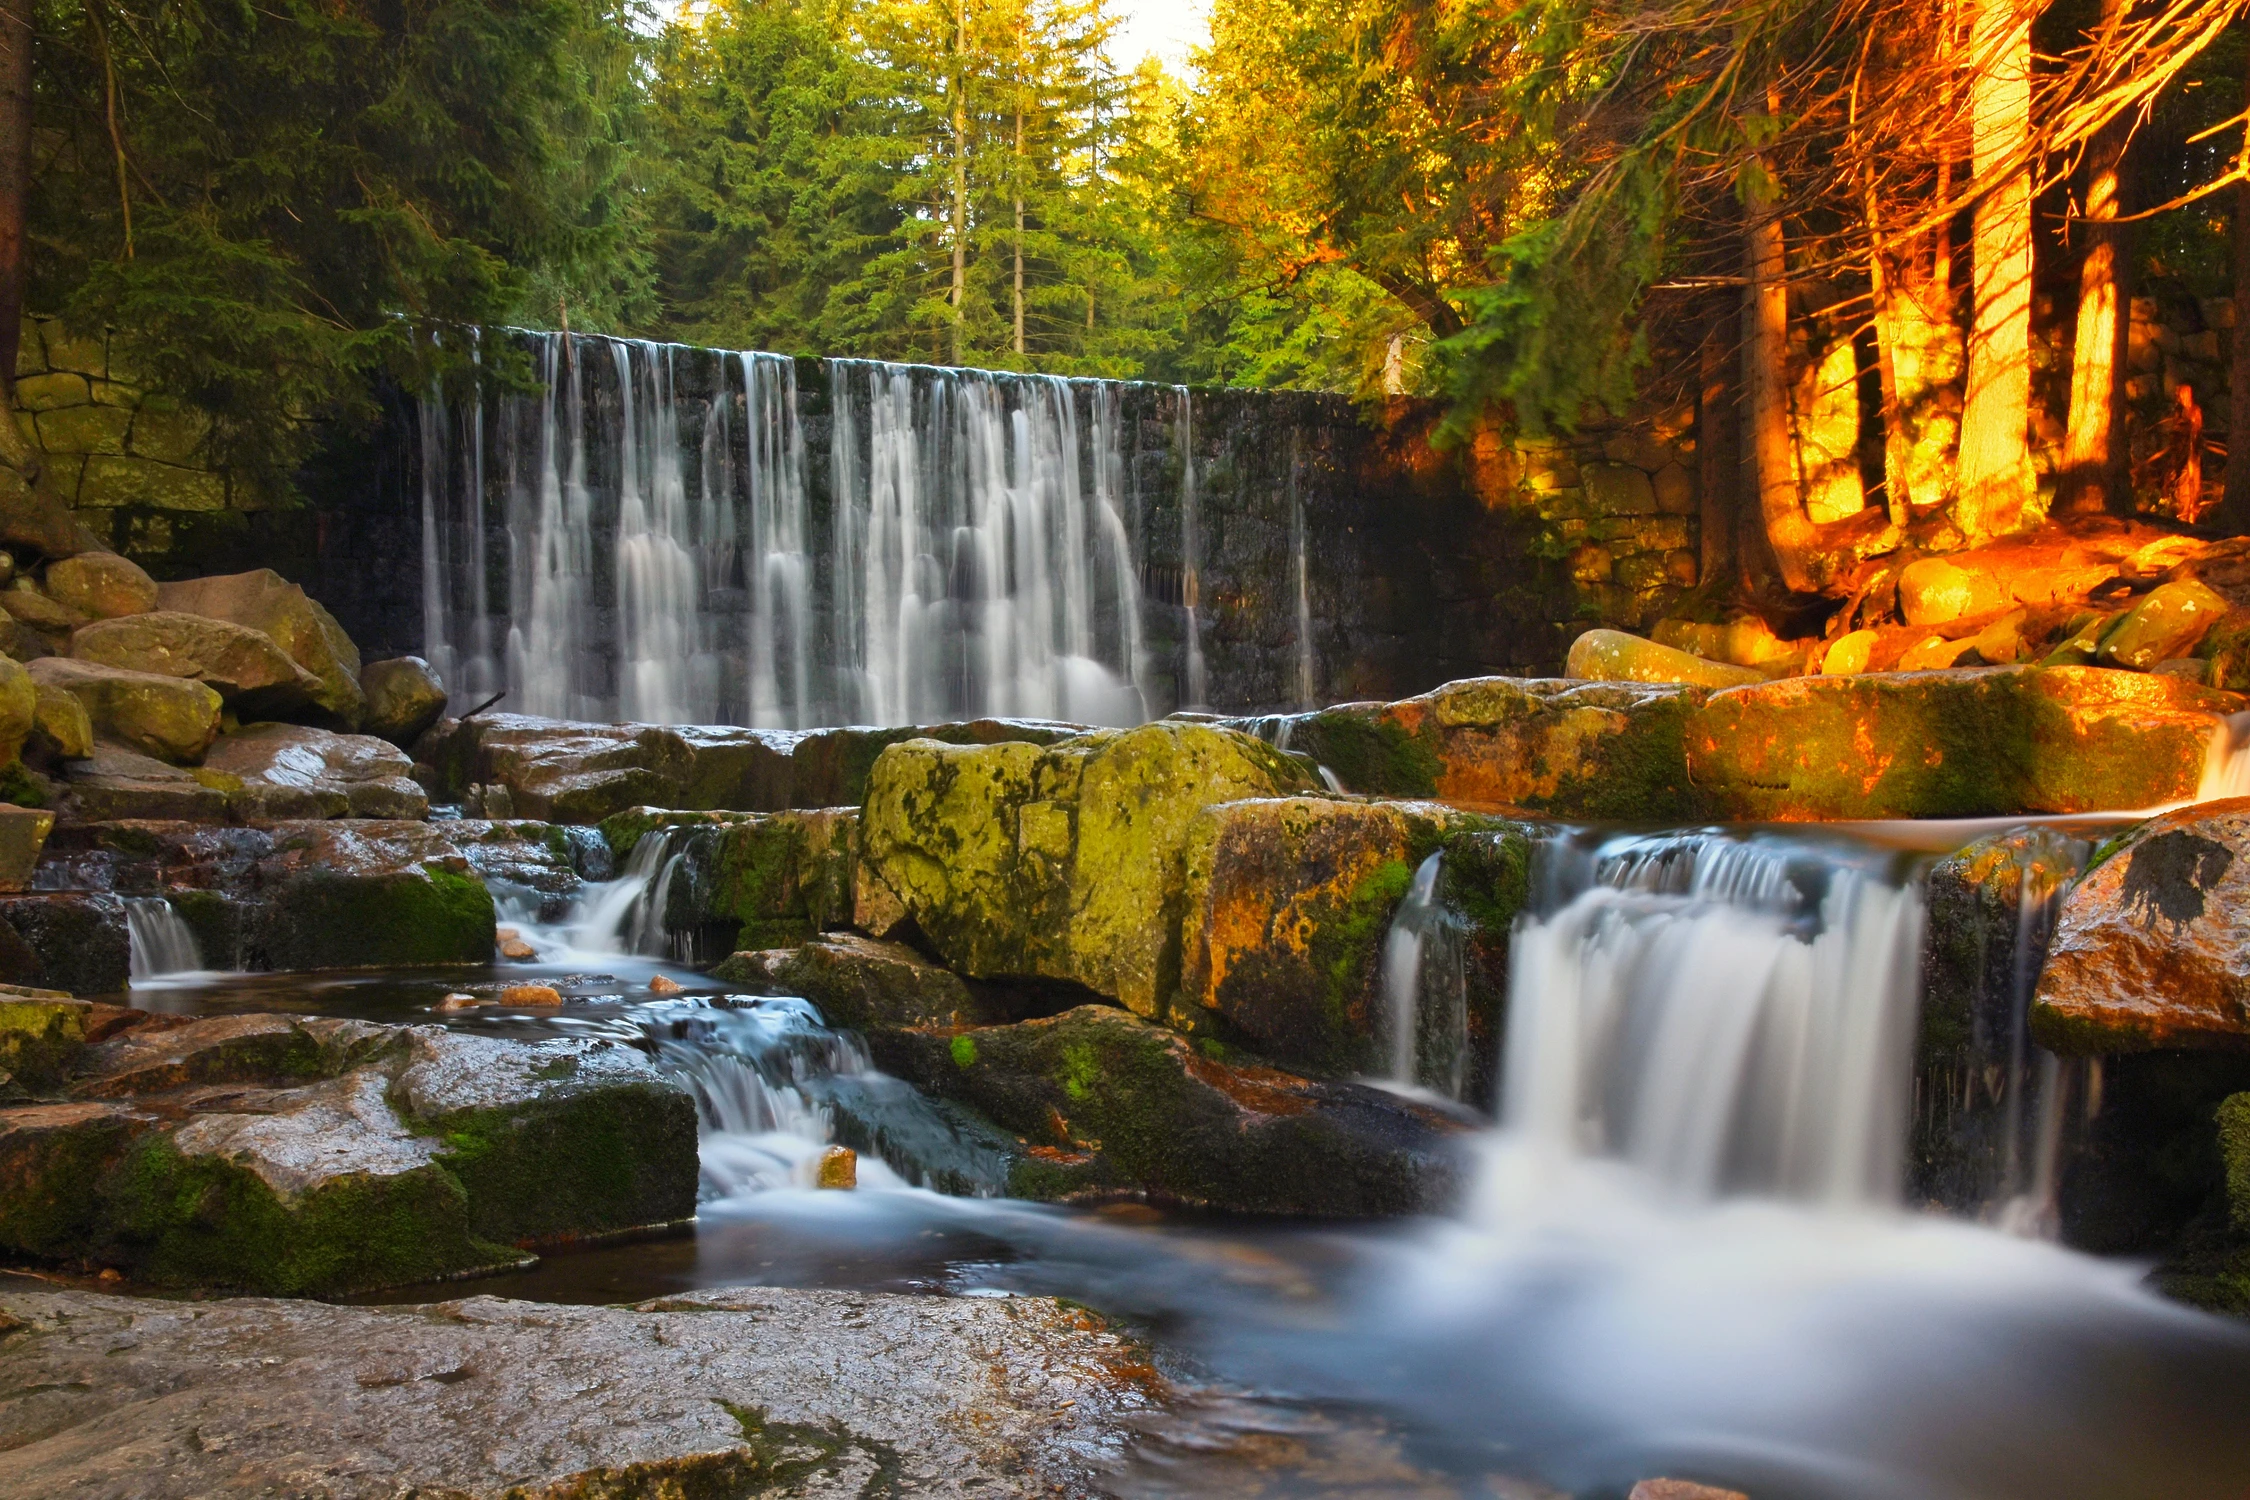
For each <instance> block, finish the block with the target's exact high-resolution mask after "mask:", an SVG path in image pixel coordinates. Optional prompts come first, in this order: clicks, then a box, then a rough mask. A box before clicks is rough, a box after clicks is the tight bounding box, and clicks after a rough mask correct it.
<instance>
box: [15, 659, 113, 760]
mask: <svg viewBox="0 0 2250 1500" xmlns="http://www.w3.org/2000/svg"><path fill="white" fill-rule="evenodd" d="M0 670H4V669H0ZM24 680H25V681H27V682H28V681H30V674H29V673H26V674H24ZM4 691H5V689H0V692H4ZM33 694H34V697H33V707H32V718H31V728H32V734H33V735H34V736H35V737H36V739H37V741H38V742H39V744H40V746H41V748H43V749H44V750H45V751H46V753H47V754H48V755H50V756H52V757H54V758H56V759H58V760H84V759H85V758H86V757H87V756H89V755H92V754H93V753H94V720H93V716H92V715H90V714H88V713H87V712H86V705H85V704H83V703H81V702H79V701H78V695H77V694H76V693H72V692H69V691H67V690H65V689H63V688H59V687H55V686H53V685H51V684H45V683H42V684H39V685H37V686H35V687H34V688H33Z"/></svg>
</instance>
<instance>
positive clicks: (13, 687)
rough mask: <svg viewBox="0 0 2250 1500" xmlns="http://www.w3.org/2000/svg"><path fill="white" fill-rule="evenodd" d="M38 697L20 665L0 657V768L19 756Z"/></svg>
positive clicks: (34, 721)
mask: <svg viewBox="0 0 2250 1500" xmlns="http://www.w3.org/2000/svg"><path fill="white" fill-rule="evenodd" d="M38 714H39V694H38V689H37V688H36V687H35V686H34V683H33V679H32V676H31V674H30V673H29V672H27V671H26V670H25V669H24V668H23V667H22V666H21V665H19V664H18V663H16V662H15V661H13V660H11V659H10V658H8V657H5V656H0V765H4V764H6V763H7V762H9V761H13V760H15V759H16V758H17V757H19V756H20V755H22V754H23V746H24V741H25V740H27V739H29V738H30V737H31V731H32V729H33V728H34V727H35V726H36V724H37V723H38Z"/></svg>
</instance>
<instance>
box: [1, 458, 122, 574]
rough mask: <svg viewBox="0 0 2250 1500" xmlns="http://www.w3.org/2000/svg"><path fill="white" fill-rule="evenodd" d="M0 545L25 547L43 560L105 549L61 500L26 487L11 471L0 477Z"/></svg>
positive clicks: (46, 491) (37, 489)
mask: <svg viewBox="0 0 2250 1500" xmlns="http://www.w3.org/2000/svg"><path fill="white" fill-rule="evenodd" d="M0 544H5V545H7V546H10V547H28V548H30V549H31V550H32V551H34V552H37V553H39V554H40V555H41V556H44V557H76V556H77V555H78V554H79V553H81V552H100V551H103V550H104V548H103V546H102V543H101V539H100V538H99V537H96V536H95V535H94V534H93V533H92V532H91V531H88V530H87V529H86V528H85V527H84V526H82V525H80V524H79V521H78V517H77V516H76V515H75V514H73V513H72V511H71V509H70V507H69V506H67V505H65V504H64V503H63V502H62V500H61V498H60V497H58V496H56V495H55V494H53V493H52V492H50V491H48V490H46V489H43V488H33V489H27V488H25V487H24V484H23V481H22V480H21V479H20V478H19V477H18V476H17V475H16V473H15V471H14V470H12V469H11V470H9V471H8V472H7V473H6V474H4V475H0Z"/></svg>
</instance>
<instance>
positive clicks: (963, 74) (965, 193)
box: [952, 0, 969, 365]
mask: <svg viewBox="0 0 2250 1500" xmlns="http://www.w3.org/2000/svg"><path fill="white" fill-rule="evenodd" d="M954 4H955V5H956V6H958V7H959V9H958V10H957V11H956V12H955V17H956V19H955V25H954V46H953V53H954V60H953V297H952V301H953V362H954V363H955V364H956V365H958V364H959V363H961V323H962V317H963V315H964V313H965V311H966V309H967V306H968V300H969V98H968V95H969V0H954Z"/></svg>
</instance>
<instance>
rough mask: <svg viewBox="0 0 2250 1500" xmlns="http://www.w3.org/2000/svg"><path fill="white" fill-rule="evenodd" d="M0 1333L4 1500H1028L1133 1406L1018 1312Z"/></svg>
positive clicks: (871, 1303)
mask: <svg viewBox="0 0 2250 1500" xmlns="http://www.w3.org/2000/svg"><path fill="white" fill-rule="evenodd" d="M0 1311H4V1312H5V1314H6V1316H7V1320H8V1325H9V1326H10V1327H11V1328H13V1329H15V1330H16V1332H15V1334H14V1335H13V1338H12V1341H11V1344H10V1346H9V1354H8V1358H9V1361H10V1377H11V1380H12V1382H13V1383H14V1388H16V1389H17V1390H19V1391H22V1392H26V1393H27V1394H25V1395H23V1396H22V1397H20V1398H19V1399H18V1400H17V1401H15V1402H11V1403H10V1404H9V1405H8V1407H7V1409H6V1410H5V1412H4V1413H0V1444H5V1446H6V1448H7V1451H8V1454H9V1466H8V1479H7V1481H6V1486H5V1487H6V1490H7V1492H8V1493H9V1494H10V1495H11V1497H12V1496H16V1495H25V1496H29V1495H36V1494H63V1493H68V1494H72V1495H82V1496H86V1497H88V1500H198V1497H203V1496H208V1495H213V1494H218V1493H222V1492H237V1491H240V1492H245V1493H250V1492H271V1493H276V1494H280V1493H296V1492H300V1491H303V1490H304V1489H305V1488H306V1487H307V1485H308V1480H307V1478H306V1476H307V1475H308V1474H317V1476H318V1479H317V1481H313V1482H312V1483H314V1484H315V1485H316V1487H317V1489H318V1491H319V1492H320V1493H321V1494H322V1495H324V1496H328V1497H331V1500H388V1497H391V1496H393V1495H395V1494H399V1493H405V1492H411V1493H415V1494H421V1495H439V1494H444V1495H472V1494H473V1495H492V1496H498V1495H502V1494H515V1495H526V1496H529V1495H540V1496H549V1497H564V1496H578V1497H588V1500H591V1497H595V1496H615V1497H623V1496H648V1497H657V1496H696V1497H701V1496H719V1495H728V1496H734V1495H742V1496H749V1495H762V1494H769V1493H771V1494H779V1493H782V1492H784V1491H788V1492H794V1493H799V1494H804V1495H807V1496H814V1495H817V1496H823V1497H827V1496H834V1497H843V1496H850V1495H862V1494H864V1495H871V1496H872V1495H881V1494H889V1493H894V1492H895V1493H898V1494H914V1495H927V1496H934V1497H953V1500H968V1497H971V1496H987V1497H1014V1500H1030V1497H1034V1496H1048V1495H1052V1494H1056V1493H1064V1492H1071V1493H1075V1492H1078V1491H1080V1490H1082V1489H1086V1488H1089V1487H1090V1484H1089V1481H1090V1479H1091V1478H1092V1476H1091V1475H1090V1474H1089V1473H1088V1472H1087V1471H1088V1469H1089V1467H1090V1465H1091V1463H1092V1462H1095V1461H1098V1457H1099V1456H1100V1455H1102V1454H1104V1453H1105V1452H1107V1451H1110V1450H1112V1449H1113V1447H1114V1445H1116V1444H1117V1443H1118V1441H1119V1438H1118V1429H1119V1425H1120V1424H1119V1419H1120V1417H1121V1416H1122V1415H1123V1414H1125V1413H1127V1412H1131V1411H1138V1410H1142V1409H1145V1408H1147V1407H1149V1406H1150V1405H1152V1404H1153V1403H1154V1401H1155V1400H1156V1399H1157V1396H1158V1389H1157V1388H1156V1386H1155V1385H1154V1381H1153V1377H1150V1376H1148V1375H1147V1374H1145V1371H1144V1369H1143V1368H1141V1367H1136V1365H1135V1363H1134V1362H1135V1361H1137V1360H1145V1358H1146V1355H1145V1354H1144V1353H1143V1352H1141V1351H1140V1350H1139V1349H1138V1348H1137V1347H1136V1346H1134V1345H1132V1344H1130V1343H1128V1342H1126V1341H1125V1340H1123V1339H1122V1338H1120V1337H1119V1336H1118V1335H1117V1334H1115V1333H1111V1332H1109V1331H1107V1329H1106V1328H1105V1326H1104V1325H1103V1324H1101V1323H1100V1322H1099V1320H1097V1319H1094V1318H1091V1317H1090V1316H1089V1315H1087V1314H1086V1313H1085V1312H1084V1311H1083V1310H1082V1309H1079V1308H1075V1307H1066V1306H1064V1305H1061V1304H1058V1303H1055V1302H1051V1301H1048V1300H1046V1299H1043V1298H1027V1297H1019V1298H1010V1299H1005V1300H982V1299H975V1298H943V1297H910V1296H886V1295H878V1294H868V1293H861V1292H829V1291H799V1290H793V1289H779V1288H735V1289H729V1290H725V1291H717V1292H698V1293H693V1294H688V1295H684V1296H675V1297H668V1298H666V1299H664V1300H662V1301H661V1302H655V1303H650V1304H647V1305H645V1306H643V1307H640V1308H620V1307H554V1306H543V1305H540V1304H535V1303H523V1302H509V1301H503V1300H500V1299H497V1298H491V1297H473V1298H469V1299H467V1300H465V1301H457V1302H450V1303H444V1304H440V1305H437V1306H432V1307H409V1308H365V1307H337V1306H329V1305H324V1304H321V1303H316V1302H278V1301H239V1302H238V1301H210V1302H199V1303H183V1302H167V1301H156V1300H149V1299H130V1298H122V1297H106V1296H99V1295H95V1294H89V1293H73V1292H54V1291H47V1290H44V1289H33V1290H8V1291H5V1292H0ZM590 1371H600V1372H602V1378H601V1379H599V1380H592V1381H589V1380H588V1379H587V1378H586V1372H590ZM562 1390H568V1391H569V1392H570V1394H569V1396H568V1398H567V1399H558V1396H557V1393H558V1391H562ZM122 1411H131V1412H133V1413H136V1414H137V1415H136V1417H135V1420H134V1422H133V1423H132V1426H131V1429H130V1432H121V1430H120V1428H119V1425H118V1419H117V1414H118V1413H119V1412H122Z"/></svg>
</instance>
